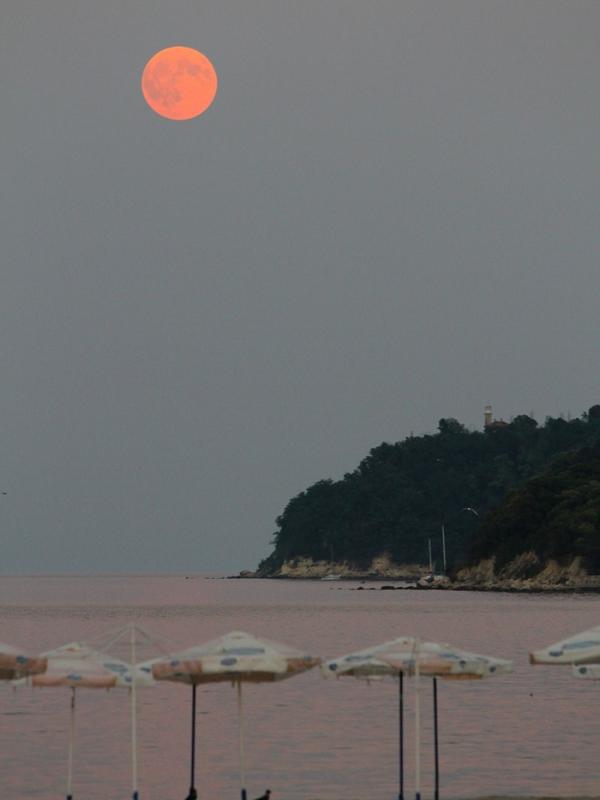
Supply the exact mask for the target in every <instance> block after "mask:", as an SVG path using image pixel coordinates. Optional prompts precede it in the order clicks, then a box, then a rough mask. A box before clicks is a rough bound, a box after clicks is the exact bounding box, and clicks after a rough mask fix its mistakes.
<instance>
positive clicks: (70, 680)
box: [27, 642, 154, 800]
mask: <svg viewBox="0 0 600 800" xmlns="http://www.w3.org/2000/svg"><path fill="white" fill-rule="evenodd" d="M42 655H43V656H44V657H45V658H46V659H47V664H48V666H47V669H46V671H45V672H44V673H42V674H38V675H33V676H32V677H31V678H28V679H27V683H28V684H29V685H31V686H33V687H44V688H47V687H53V688H54V687H67V688H69V689H70V690H71V702H70V724H69V750H68V767H67V795H66V797H67V800H72V798H73V790H72V787H73V754H74V749H75V708H76V692H77V689H84V688H85V689H113V688H127V689H132V691H133V692H135V689H136V687H139V686H149V685H152V684H153V683H154V680H153V678H152V676H151V675H150V674H149V673H148V672H147V671H142V670H140V669H138V668H136V667H133V668H132V666H131V665H130V664H128V663H127V662H125V661H123V660H121V659H118V658H115V657H114V656H112V655H110V654H108V653H102V652H100V651H98V650H95V649H94V648H92V647H90V646H89V645H88V644H85V643H83V642H71V643H69V644H65V645H63V646H62V647H58V648H56V649H55V650H48V651H47V652H46V653H43V654H42ZM132 750H135V738H134V748H132ZM133 761H134V763H135V756H133ZM133 798H134V800H137V798H138V792H137V787H135V786H134V790H133Z"/></svg>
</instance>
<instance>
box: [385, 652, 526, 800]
mask: <svg viewBox="0 0 600 800" xmlns="http://www.w3.org/2000/svg"><path fill="white" fill-rule="evenodd" d="M379 657H380V658H381V660H382V661H384V662H385V663H387V664H390V665H391V666H392V667H395V668H396V669H397V670H399V671H401V672H403V673H404V674H405V675H412V676H414V678H415V796H416V800H420V798H421V786H420V784H421V752H420V751H421V739H420V699H419V688H420V687H419V679H420V676H421V675H423V676H426V677H430V678H432V679H433V723H434V759H435V798H436V800H438V798H439V747H438V713H437V679H438V678H441V679H442V680H481V679H482V678H491V677H492V676H494V675H501V674H505V673H508V672H512V661H507V660H506V659H501V658H495V657H492V656H484V655H480V654H479V653H472V652H470V651H468V650H462V649H460V648H457V647H453V646H452V645H449V644H440V643H438V642H428V641H422V640H420V639H418V638H417V639H414V640H413V642H412V646H408V645H407V643H406V642H405V643H404V644H402V645H401V646H399V647H396V648H390V649H389V650H388V651H386V652H385V653H382V654H380V656H379Z"/></svg>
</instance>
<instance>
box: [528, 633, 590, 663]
mask: <svg viewBox="0 0 600 800" xmlns="http://www.w3.org/2000/svg"><path fill="white" fill-rule="evenodd" d="M529 662H530V663H531V664H595V663H600V625H599V626H597V627H596V628H589V629H588V630H586V631H582V632H581V633H576V634H575V635H574V636H570V637H569V638H568V639H561V640H560V641H559V642H555V643H554V644H550V645H548V646H547V647H543V648H542V649H541V650H534V651H533V652H532V653H530V654H529Z"/></svg>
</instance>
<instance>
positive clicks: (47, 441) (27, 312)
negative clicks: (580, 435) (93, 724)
mask: <svg viewBox="0 0 600 800" xmlns="http://www.w3.org/2000/svg"><path fill="white" fill-rule="evenodd" d="M1 22H2V25H1V29H0V30H1V33H0V39H1V41H0V45H1V47H0V75H1V76H2V77H1V82H0V92H1V97H2V104H1V108H2V136H1V138H0V178H1V181H0V187H1V188H0V191H1V192H2V209H1V213H0V234H1V242H2V269H1V272H0V278H1V284H0V371H1V376H2V383H1V386H2V391H1V395H0V397H1V402H0V409H1V416H0V442H1V453H2V458H1V461H0V487H1V488H4V489H6V490H7V491H8V493H9V494H8V495H7V496H6V497H0V540H1V542H2V551H1V552H2V560H1V565H0V571H4V572H17V571H18V572H37V571H65V572H67V571H117V570H119V571H121V570H123V571H188V572H198V571H220V570H226V571H234V570H237V569H241V568H245V567H253V566H255V565H256V563H257V562H258V560H259V559H260V558H262V557H264V556H265V555H267V554H268V553H269V552H270V547H269V540H270V538H271V535H272V532H273V530H274V528H275V524H274V519H275V517H276V516H277V515H278V514H279V513H281V511H282V510H283V508H284V506H285V504H286V503H287V501H288V500H289V499H290V497H292V496H293V495H295V494H297V493H298V492H300V491H301V490H303V489H305V488H306V487H307V486H308V485H309V484H311V483H313V482H314V481H316V480H319V479H320V478H324V477H333V478H338V477H341V476H342V475H343V473H344V472H347V471H350V470H352V469H353V468H354V467H355V466H356V465H357V463H358V462H359V460H360V459H361V458H363V457H364V456H365V455H366V454H367V452H368V451H369V449H370V448H371V447H374V446H376V445H377V444H379V443H380V442H381V441H398V440H400V439H402V438H404V437H405V436H406V435H408V434H409V433H410V432H411V431H413V432H414V433H415V434H420V433H426V432H430V431H433V430H435V428H436V425H437V421H438V419H439V418H440V417H442V416H455V417H457V418H458V419H459V420H461V422H463V423H465V424H467V425H469V426H474V427H480V426H481V424H482V419H483V406H484V405H485V404H486V403H488V402H490V403H492V404H493V406H494V412H495V414H496V415H497V416H503V417H505V418H509V417H510V416H511V415H515V414H519V413H529V412H530V411H533V412H534V415H535V416H536V417H537V418H538V419H539V420H543V419H544V417H545V416H546V415H558V414H559V413H561V412H563V413H565V414H567V413H568V412H569V411H570V412H571V413H573V414H574V415H578V414H580V413H581V412H582V411H583V410H585V409H587V408H588V406H590V405H591V404H593V403H597V402H599V401H600V386H599V382H600V380H599V375H600V373H599V371H598V362H599V346H598V342H599V333H600V330H599V329H600V323H599V318H600V314H599V312H598V298H599V294H600V268H599V259H598V241H599V237H600V232H599V226H598V208H599V205H600V158H599V157H598V142H599V141H600V102H599V95H600V89H599V87H600V80H599V79H600V48H599V47H598V42H599V31H600V3H599V2H597V0H589V1H588V2H583V1H582V0H562V2H556V1H555V0H497V1H496V0H389V2H387V1H386V2H384V0H369V2H364V0H320V2H316V1H315V0H206V1H205V2H199V0H194V2H192V0H169V2H164V0H161V2H158V0H144V2H142V0H103V1H102V2H97V0H48V2H43V3H40V2H39V0H9V1H8V2H7V3H6V4H5V7H4V9H3V12H2V20H1ZM171 44H185V45H188V46H190V47H196V48H197V49H199V50H201V51H203V52H204V53H206V55H207V56H208V57H209V58H210V59H211V60H212V62H213V63H214V65H215V68H216V70H217V72H218V74H219V93H218V96H217V98H216V101H215V103H214V105H213V106H212V107H211V108H210V109H209V110H208V112H206V113H205V114H204V115H203V116H201V117H199V118H198V119H196V120H193V121H190V122H184V123H182V122H170V121H168V120H165V119H163V118H161V117H159V116H157V115H155V114H154V113H153V112H151V111H150V110H149V109H148V108H147V106H146V105H145V102H144V100H143V97H142V94H141V92H140V88H139V79H140V74H141V70H142V69H143V67H144V64H145V62H146V61H147V59H148V58H149V57H150V56H151V55H152V54H153V53H154V52H155V51H156V50H158V49H161V48H163V47H166V46H168V45H171Z"/></svg>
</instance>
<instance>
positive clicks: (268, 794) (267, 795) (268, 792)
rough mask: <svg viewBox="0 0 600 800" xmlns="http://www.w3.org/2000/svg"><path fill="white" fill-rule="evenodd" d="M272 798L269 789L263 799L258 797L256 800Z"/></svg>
mask: <svg viewBox="0 0 600 800" xmlns="http://www.w3.org/2000/svg"><path fill="white" fill-rule="evenodd" d="M270 796H271V790H270V789H267V790H266V791H265V793H264V794H263V795H262V796H261V797H257V798H256V800H269V797H270Z"/></svg>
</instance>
